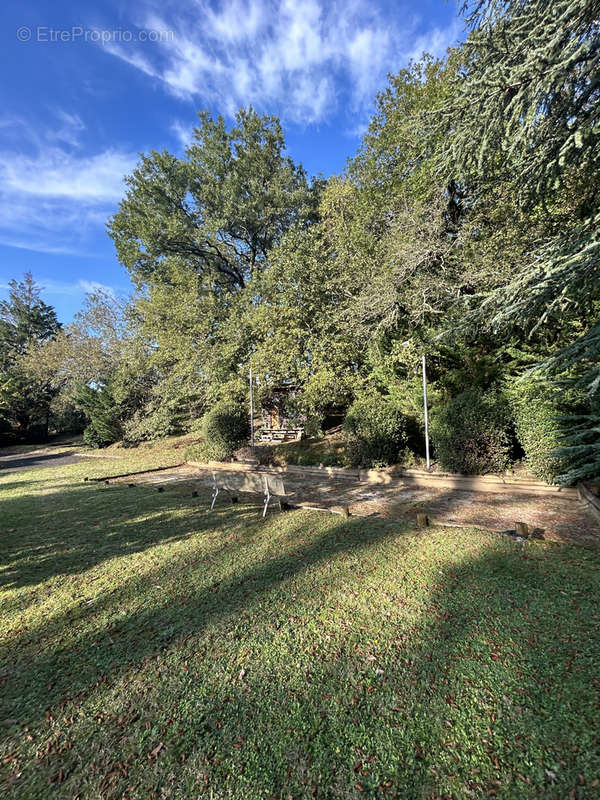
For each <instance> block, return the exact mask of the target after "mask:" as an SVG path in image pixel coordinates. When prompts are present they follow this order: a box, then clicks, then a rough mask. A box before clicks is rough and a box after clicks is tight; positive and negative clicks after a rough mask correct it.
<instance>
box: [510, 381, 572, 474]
mask: <svg viewBox="0 0 600 800" xmlns="http://www.w3.org/2000/svg"><path fill="white" fill-rule="evenodd" d="M509 397H510V401H511V407H512V412H513V419H514V424H515V431H516V434H517V440H518V442H519V444H520V445H521V447H522V448H523V451H524V453H525V463H526V465H527V468H528V469H529V471H530V472H531V473H532V474H533V475H535V476H536V477H538V478H541V479H542V480H544V481H547V482H548V483H553V481H554V480H555V478H556V477H557V476H558V475H560V474H561V473H562V472H563V471H564V470H565V468H566V462H565V460H564V459H560V458H557V457H556V456H555V455H554V452H555V450H556V449H557V448H558V447H560V445H561V440H560V439H559V435H560V434H559V423H558V420H557V416H558V415H559V414H560V411H559V409H558V404H557V401H556V398H555V396H554V393H553V392H552V391H551V389H550V387H548V386H547V385H545V384H543V383H539V382H533V381H520V382H517V383H515V384H514V385H512V386H511V387H510V389H509Z"/></svg>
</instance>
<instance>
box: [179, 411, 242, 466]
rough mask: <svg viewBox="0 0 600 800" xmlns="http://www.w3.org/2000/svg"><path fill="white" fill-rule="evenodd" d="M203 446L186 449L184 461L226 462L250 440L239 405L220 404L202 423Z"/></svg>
mask: <svg viewBox="0 0 600 800" xmlns="http://www.w3.org/2000/svg"><path fill="white" fill-rule="evenodd" d="M201 434H202V438H203V442H202V444H200V445H196V446H195V447H192V448H190V449H189V450H188V451H187V453H186V455H187V456H188V458H197V459H199V460H207V461H227V460H228V459H230V458H231V457H232V456H233V454H234V453H235V451H236V450H237V449H238V448H240V447H241V446H242V445H243V444H246V443H247V441H248V439H249V438H250V423H249V420H248V410H247V409H246V408H245V406H244V404H243V403H238V402H236V401H234V400H222V401H221V402H219V403H217V404H216V405H215V406H213V408H211V410H210V411H209V412H207V413H206V414H205V415H204V418H203V420H202V427H201Z"/></svg>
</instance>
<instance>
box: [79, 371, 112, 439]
mask: <svg viewBox="0 0 600 800" xmlns="http://www.w3.org/2000/svg"><path fill="white" fill-rule="evenodd" d="M75 405H76V407H77V408H78V409H80V410H81V411H83V413H84V414H85V416H86V418H87V419H88V420H89V424H88V425H87V427H86V428H85V430H84V432H83V441H84V442H85V443H86V444H87V445H88V446H89V447H106V446H107V445H109V444H113V442H118V441H119V439H121V437H122V435H123V428H122V425H121V409H120V407H119V405H118V404H117V403H116V402H115V399H114V396H113V392H112V388H111V387H110V386H109V385H106V386H101V387H99V388H95V389H92V387H91V386H85V385H81V386H79V387H78V389H77V392H76V397H75Z"/></svg>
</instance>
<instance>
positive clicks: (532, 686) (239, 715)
mask: <svg viewBox="0 0 600 800" xmlns="http://www.w3.org/2000/svg"><path fill="white" fill-rule="evenodd" d="M144 459H146V461H147V462H148V463H151V456H150V455H148V454H146V456H143V457H142V456H140V454H139V453H137V454H135V455H134V454H132V456H131V458H130V460H129V461H121V462H118V461H110V462H107V461H100V460H94V461H93V462H92V461H90V462H86V463H84V464H76V465H72V466H68V467H60V468H54V469H44V470H42V469H39V470H37V471H35V472H34V471H31V472H18V473H13V474H9V475H4V476H2V477H0V526H1V531H2V532H1V536H0V542H1V553H0V581H1V584H2V594H1V613H2V627H1V634H0V635H1V637H2V654H1V661H0V678H1V683H2V686H1V695H2V710H1V712H0V737H1V739H2V744H1V752H0V755H1V757H2V761H1V764H2V771H3V772H2V780H3V782H4V790H3V794H4V796H5V797H7V798H20V799H21V798H38V797H52V796H56V797H60V798H63V797H64V798H71V797H80V798H100V797H107V798H122V797H126V798H134V797H144V798H145V797H155V798H166V797H177V798H181V797H192V798H196V797H198V796H202V797H204V796H206V797H210V798H240V800H247V799H251V798H281V799H282V800H283V799H285V800H287V798H293V799H294V800H296V799H297V798H312V797H317V798H353V797H357V798H364V797H400V798H428V797H432V798H433V797H440V796H443V797H453V798H454V797H456V798H463V797H469V798H479V797H489V796H492V797H505V798H506V797H510V798H528V797H540V796H543V797H545V798H548V797H550V798H553V797H555V798H567V797H574V798H597V797H599V796H600V752H599V744H598V741H599V734H600V672H599V669H598V665H599V663H600V642H599V640H600V602H599V601H600V554H599V553H596V552H594V551H591V550H585V549H583V548H577V547H567V546H557V545H552V544H547V543H535V544H527V543H526V544H524V545H520V544H518V543H517V542H515V541H514V540H512V539H510V538H508V537H503V536H501V535H494V534H490V533H482V532H477V531H464V530H456V529H449V530H445V529H439V528H435V529H428V530H426V531H425V532H421V533H418V532H417V531H415V530H413V529H412V528H406V527H402V526H401V525H400V524H398V523H389V522H386V521H385V520H379V519H349V520H347V519H343V518H341V517H339V516H330V515H326V514H318V513H310V512H305V511H293V512H288V513H285V514H280V513H272V514H270V515H269V517H268V519H267V521H266V522H262V521H260V519H259V518H258V505H252V504H248V505H246V504H240V505H237V506H230V505H227V504H226V503H225V502H223V503H222V504H221V505H219V506H218V507H217V508H216V509H215V511H214V512H213V513H208V512H207V510H206V502H205V498H202V497H200V498H199V499H198V498H192V497H191V496H190V493H189V492H188V493H184V492H183V490H181V491H179V492H178V491H175V490H173V491H171V490H167V491H165V492H163V493H158V492H156V491H153V490H152V489H150V488H127V486H114V485H111V486H105V485H104V484H101V485H96V484H90V483H89V482H88V483H84V482H83V480H82V479H83V477H84V476H86V475H87V476H91V475H101V474H105V475H106V474H110V473H114V472H123V471H125V468H126V467H127V466H128V465H130V466H132V467H135V468H140V467H141V466H142V465H143V463H145V461H144Z"/></svg>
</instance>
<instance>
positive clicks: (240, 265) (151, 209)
mask: <svg viewBox="0 0 600 800" xmlns="http://www.w3.org/2000/svg"><path fill="white" fill-rule="evenodd" d="M199 118H200V124H199V126H198V127H197V128H196V129H195V131H194V137H193V141H192V144H191V145H190V146H189V147H188V148H187V151H186V155H185V157H184V158H177V157H176V156H174V155H172V154H170V153H168V152H166V151H163V152H161V153H158V152H151V153H150V154H149V155H144V156H142V159H141V162H140V164H139V165H138V166H137V168H136V169H135V170H134V172H133V174H132V175H130V176H129V177H128V178H127V185H128V191H127V195H126V197H125V198H124V199H123V201H122V202H121V204H120V206H119V211H118V212H117V213H116V214H115V216H114V217H113V218H112V219H111V221H110V223H109V233H110V235H111V236H112V238H113V240H114V242H115V245H116V248H117V253H118V256H119V259H120V260H121V262H122V263H123V264H124V265H125V266H126V267H127V268H128V269H129V270H130V271H131V273H132V276H133V278H134V279H135V280H137V281H138V282H140V283H144V282H145V281H147V280H155V281H158V282H160V281H164V280H167V279H168V275H167V274H165V272H164V267H165V264H166V260H167V259H168V258H169V257H177V258H180V259H181V260H183V261H184V262H185V263H186V264H187V266H188V268H189V269H190V270H191V271H192V272H193V273H194V274H195V275H197V277H198V280H199V281H200V282H201V283H202V285H203V286H206V287H211V286H213V287H215V288H217V287H218V289H220V290H221V291H227V292H231V291H235V290H237V289H241V288H243V287H244V286H245V285H246V284H247V283H248V281H249V280H251V278H252V276H253V275H254V274H255V272H256V271H260V270H261V269H262V268H263V267H264V266H265V264H266V262H267V256H268V253H269V250H270V249H271V247H273V245H275V244H276V243H277V242H278V241H279V240H280V239H281V236H282V235H283V234H284V233H285V231H286V230H287V229H288V228H290V227H291V226H292V225H295V224H298V223H301V222H302V221H303V220H308V219H310V217H311V215H312V213H313V204H312V203H311V190H310V187H309V185H308V183H307V179H306V175H305V172H304V170H303V169H302V167H300V166H297V165H295V164H294V163H293V162H292V160H291V159H290V158H289V157H288V156H286V155H285V142H284V138H283V132H282V129H281V125H280V123H279V120H277V119H276V118H275V117H269V116H261V115H259V114H257V113H256V111H254V110H253V109H252V108H250V109H248V110H241V111H239V112H238V114H237V115H236V122H235V125H234V126H233V127H232V128H231V129H230V130H227V127H226V125H225V121H224V120H223V118H222V117H218V118H217V119H216V120H215V119H213V118H212V117H211V116H210V114H209V113H208V112H206V111H205V112H202V113H200V114H199Z"/></svg>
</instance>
